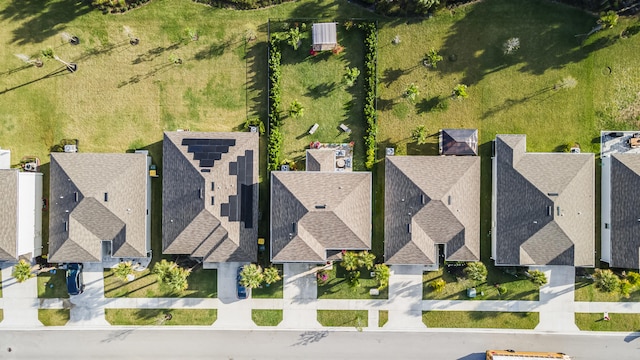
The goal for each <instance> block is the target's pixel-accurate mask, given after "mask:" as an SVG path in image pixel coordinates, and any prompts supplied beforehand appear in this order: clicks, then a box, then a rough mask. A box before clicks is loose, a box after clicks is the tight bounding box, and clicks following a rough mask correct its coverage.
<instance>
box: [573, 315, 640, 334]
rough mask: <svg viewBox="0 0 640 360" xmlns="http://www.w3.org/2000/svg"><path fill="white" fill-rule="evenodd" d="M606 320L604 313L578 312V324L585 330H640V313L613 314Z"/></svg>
mask: <svg viewBox="0 0 640 360" xmlns="http://www.w3.org/2000/svg"><path fill="white" fill-rule="evenodd" d="M609 318H610V319H611V320H609V321H605V320H604V318H603V314H602V313H576V325H578V328H579V329H580V330H585V331H640V314H613V313H609Z"/></svg>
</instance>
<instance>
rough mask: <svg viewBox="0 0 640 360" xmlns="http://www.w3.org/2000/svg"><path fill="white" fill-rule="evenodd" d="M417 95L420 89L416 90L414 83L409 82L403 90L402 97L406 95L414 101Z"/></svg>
mask: <svg viewBox="0 0 640 360" xmlns="http://www.w3.org/2000/svg"><path fill="white" fill-rule="evenodd" d="M418 95H420V91H418V87H417V86H416V84H414V83H411V84H409V86H407V88H406V89H405V91H404V97H406V98H407V99H408V100H409V102H411V103H414V102H415V101H416V98H417V97H418Z"/></svg>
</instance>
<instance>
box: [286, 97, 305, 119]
mask: <svg viewBox="0 0 640 360" xmlns="http://www.w3.org/2000/svg"><path fill="white" fill-rule="evenodd" d="M289 116H293V117H303V116H304V107H303V106H302V104H301V103H300V102H299V101H298V99H295V100H293V101H292V102H291V105H290V106H289Z"/></svg>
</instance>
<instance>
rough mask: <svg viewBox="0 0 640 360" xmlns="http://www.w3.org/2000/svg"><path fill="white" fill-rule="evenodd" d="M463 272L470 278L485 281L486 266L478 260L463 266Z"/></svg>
mask: <svg viewBox="0 0 640 360" xmlns="http://www.w3.org/2000/svg"><path fill="white" fill-rule="evenodd" d="M464 273H465V274H467V277H468V278H469V279H471V280H475V281H479V282H485V281H487V274H488V272H487V267H486V266H484V264H483V263H481V262H479V261H475V262H470V263H467V267H466V268H464Z"/></svg>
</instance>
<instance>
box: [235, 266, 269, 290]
mask: <svg viewBox="0 0 640 360" xmlns="http://www.w3.org/2000/svg"><path fill="white" fill-rule="evenodd" d="M263 281H264V274H263V272H262V267H261V266H260V265H256V264H249V265H245V266H243V267H242V271H240V284H241V285H242V286H244V287H247V288H249V289H256V288H258V287H260V285H261V284H262V282H263Z"/></svg>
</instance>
